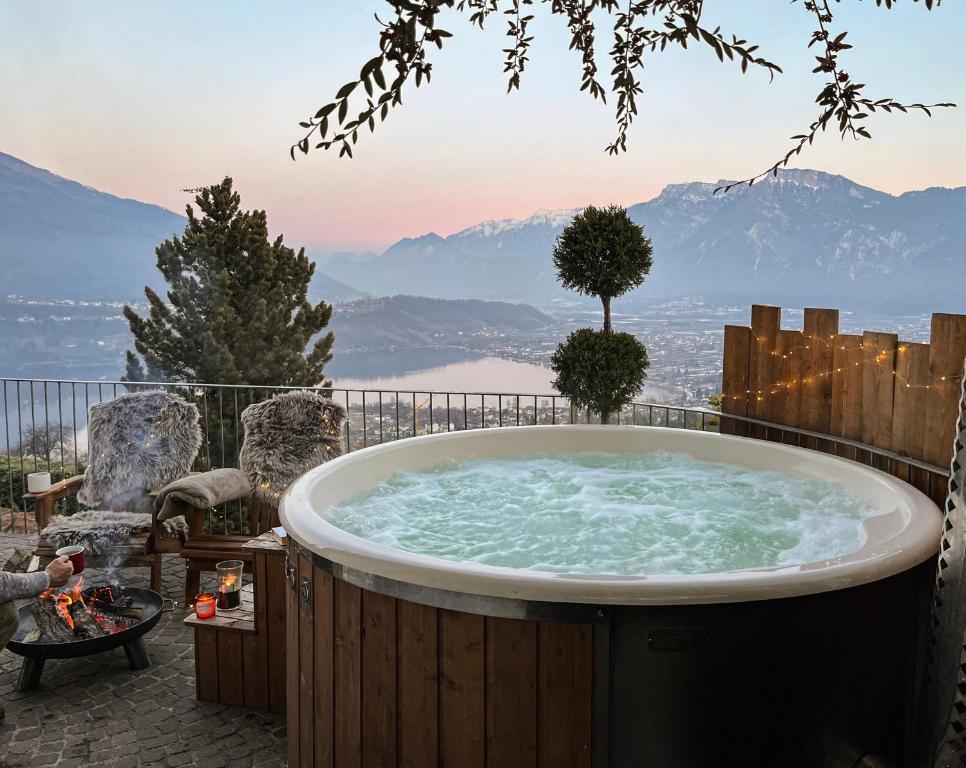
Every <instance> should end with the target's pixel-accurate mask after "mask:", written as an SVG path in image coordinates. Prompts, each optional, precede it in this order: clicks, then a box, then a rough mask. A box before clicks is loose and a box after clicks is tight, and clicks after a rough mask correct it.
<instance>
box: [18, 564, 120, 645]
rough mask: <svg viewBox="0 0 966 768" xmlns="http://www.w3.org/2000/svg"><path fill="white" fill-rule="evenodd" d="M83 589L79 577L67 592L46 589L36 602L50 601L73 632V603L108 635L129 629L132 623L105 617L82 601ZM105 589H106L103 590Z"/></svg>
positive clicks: (109, 598) (109, 596)
mask: <svg viewBox="0 0 966 768" xmlns="http://www.w3.org/2000/svg"><path fill="white" fill-rule="evenodd" d="M83 588H84V577H83V576H80V577H78V579H77V583H76V584H74V586H73V587H71V588H70V589H69V590H66V591H64V592H54V590H53V589H47V590H44V591H43V592H41V593H40V595H38V597H37V599H38V600H49V601H51V602H52V603H53V604H54V606H55V607H56V609H57V612H58V613H59V614H60V615H61V617H62V618H63V619H64V621H65V622H66V623H67V626H68V627H70V628H71V630H73V629H74V628H75V624H74V619H73V617H72V616H71V615H70V606H71V605H73V604H74V603H81V604H82V605H83V606H84V607H85V608H86V610H87V612H88V614H89V615H90V617H91V618H92V619H93V620H94V621H96V622H97V623H98V624H99V625H100V626H101V627H103V628H104V630H105V631H106V632H108V633H109V634H112V635H113V634H116V633H117V632H121V631H123V630H125V629H128V628H130V627H131V626H133V625H134V623H139V622H133V623H132V622H131V621H130V620H128V619H123V618H120V617H111V616H106V615H104V614H103V613H101V612H100V611H99V610H97V608H96V607H95V605H96V604H94V603H91V604H88V602H87V600H85V599H84V595H83V593H82V590H83ZM105 589H106V588H105ZM107 599H108V600H113V593H110V592H108V598H107Z"/></svg>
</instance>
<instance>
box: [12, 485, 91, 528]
mask: <svg viewBox="0 0 966 768" xmlns="http://www.w3.org/2000/svg"><path fill="white" fill-rule="evenodd" d="M83 482H84V476H83V475H74V476H73V477H68V478H67V479H66V480H61V481H60V482H59V483H54V484H53V485H51V486H50V488H48V489H47V490H46V491H41V492H40V493H25V494H24V495H23V498H24V501H32V502H33V503H34V519H35V520H36V521H37V530H39V531H42V530H44V528H46V527H47V523H49V522H50V518H51V517H53V516H54V505H55V504H56V503H57V502H58V501H60V500H61V499H66V498H67V497H68V496H73V495H74V494H76V493H77V492H78V491H79V490H80V487H81V485H82V484H83Z"/></svg>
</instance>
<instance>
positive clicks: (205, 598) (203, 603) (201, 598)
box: [195, 592, 215, 619]
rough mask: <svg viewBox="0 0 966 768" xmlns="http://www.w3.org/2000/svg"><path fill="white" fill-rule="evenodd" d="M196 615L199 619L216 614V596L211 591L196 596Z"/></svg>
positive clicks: (208, 617)
mask: <svg viewBox="0 0 966 768" xmlns="http://www.w3.org/2000/svg"><path fill="white" fill-rule="evenodd" d="M195 615H196V616H197V617H198V618H199V619H210V618H211V617H212V616H214V615H215V596H214V595H213V594H212V593H211V592H203V593H202V594H200V595H198V596H197V597H196V598H195Z"/></svg>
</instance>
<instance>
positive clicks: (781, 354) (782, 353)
mask: <svg viewBox="0 0 966 768" xmlns="http://www.w3.org/2000/svg"><path fill="white" fill-rule="evenodd" d="M836 335H838V334H831V335H830V336H829V337H828V338H829V340H831V341H834V340H835V337H836ZM778 338H779V337H778V336H776V340H777V339H778ZM803 338H805V339H809V340H811V341H812V342H813V343H817V342H820V343H822V344H826V346H827V347H828V349H829V350H833V349H834V346H833V345H832V344H829V343H828V342H826V340H825V339H824V338H822V337H818V336H804V337H803ZM755 339H756V341H757V342H758V343H759V344H761V343H763V342H766V341H768V339H767V338H766V337H764V336H755ZM811 348H812V345H811V344H804V345H803V344H799V345H796V346H792V347H788V348H787V349H784V350H782V349H780V348H779V349H775V350H772V351H771V352H769V353H767V354H769V355H770V356H771V357H774V358H781V359H782V360H788V359H789V358H791V357H793V356H794V355H795V352H796V350H801V349H806V350H810V349H811ZM839 349H840V350H842V351H845V352H848V351H849V348H848V346H847V345H844V344H843V345H840V346H839ZM854 349H855V351H859V350H860V349H861V350H872V351H873V354H872V355H870V356H869V358H868V360H865V359H863V360H858V361H855V362H852V363H850V364H846V365H845V366H837V367H836V368H834V369H829V370H827V371H818V372H816V373H813V374H811V375H810V376H803V377H800V378H792V379H788V380H786V381H783V382H776V383H775V384H772V385H770V387H771V390H770V391H769V392H767V393H764V392H762V391H761V390H758V391H757V392H755V391H754V390H751V389H746V390H745V392H744V394H743V395H742V394H724V393H722V397H723V398H729V397H730V398H731V399H732V400H740V399H742V397H746V396H747V397H749V399H750V397H751V396H754V398H755V400H756V401H757V402H761V401H762V400H764V399H765V397H768V396H777V395H783V394H786V393H787V392H788V391H789V390H791V389H792V388H793V387H794V386H795V385H796V384H813V383H816V382H817V380H820V379H822V378H824V377H826V376H831V375H833V374H836V373H843V372H845V371H846V369H847V368H849V366H851V367H852V368H860V367H862V366H863V365H864V364H865V363H866V362H867V361H868V362H874V363H875V364H876V365H880V364H882V363H883V362H885V361H887V360H888V358H889V356H890V352H893V351H894V352H906V351H908V345H907V344H899V345H898V346H897V347H896V348H895V350H890V349H881V350H880V349H878V345H876V344H873V343H870V342H865V341H863V342H862V343H861V344H859V345H857V346H856V347H855V348H854ZM889 372H890V373H891V374H892V376H893V377H895V379H896V380H897V381H898V382H899V383H900V384H902V385H903V387H904V389H932V388H933V387H934V386H935V384H913V383H912V382H910V381H909V380H908V379H907V378H906V377H904V376H902V375H901V374H900V373H899V372H898V371H896V370H894V369H891V370H890V371H889ZM947 378H953V377H947V376H940V377H938V380H939V381H940V382H944V381H946V379H947Z"/></svg>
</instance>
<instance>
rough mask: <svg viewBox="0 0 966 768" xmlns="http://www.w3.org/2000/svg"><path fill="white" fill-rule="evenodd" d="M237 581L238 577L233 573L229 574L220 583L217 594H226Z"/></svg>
mask: <svg viewBox="0 0 966 768" xmlns="http://www.w3.org/2000/svg"><path fill="white" fill-rule="evenodd" d="M236 581H238V576H236V575H235V574H234V573H229V574H227V575H226V576H225V578H224V579H223V580H222V582H221V586H220V587H218V591H219V592H227V591H228V590H229V589H230V588H231V587H233V586H235V582H236Z"/></svg>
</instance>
